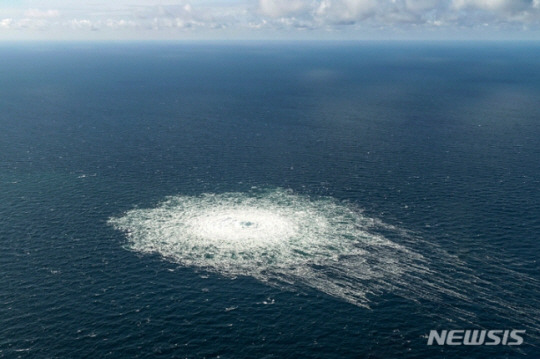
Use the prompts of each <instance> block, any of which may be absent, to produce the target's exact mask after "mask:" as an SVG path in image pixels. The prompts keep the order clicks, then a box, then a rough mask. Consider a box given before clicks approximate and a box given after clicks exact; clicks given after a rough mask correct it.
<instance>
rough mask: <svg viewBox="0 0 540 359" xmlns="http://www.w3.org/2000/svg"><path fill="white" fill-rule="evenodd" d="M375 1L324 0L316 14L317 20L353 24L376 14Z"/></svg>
mask: <svg viewBox="0 0 540 359" xmlns="http://www.w3.org/2000/svg"><path fill="white" fill-rule="evenodd" d="M376 9H377V2H376V1H375V0H322V1H320V3H319V4H318V7H317V10H316V11H315V14H316V15H317V19H318V20H319V21H322V22H327V23H331V24H352V23H355V22H357V21H361V20H363V19H366V18H368V17H370V16H372V15H374V14H375V12H376Z"/></svg>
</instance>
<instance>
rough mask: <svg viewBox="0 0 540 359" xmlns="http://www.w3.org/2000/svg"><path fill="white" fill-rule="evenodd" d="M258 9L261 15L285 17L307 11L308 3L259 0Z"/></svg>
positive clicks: (291, 0) (288, 0)
mask: <svg viewBox="0 0 540 359" xmlns="http://www.w3.org/2000/svg"><path fill="white" fill-rule="evenodd" d="M259 8H260V11H261V13H262V14H263V15H266V16H270V17H286V16H291V15H295V14H299V13H301V12H304V11H306V10H308V8H309V2H308V1H305V0H259Z"/></svg>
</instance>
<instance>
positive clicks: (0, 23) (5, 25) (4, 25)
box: [0, 18, 13, 29]
mask: <svg viewBox="0 0 540 359" xmlns="http://www.w3.org/2000/svg"><path fill="white" fill-rule="evenodd" d="M12 22H13V19H9V18H8V19H2V20H0V29H9V28H10V26H11V23H12Z"/></svg>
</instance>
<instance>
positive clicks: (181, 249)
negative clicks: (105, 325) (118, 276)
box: [109, 189, 426, 306]
mask: <svg viewBox="0 0 540 359" xmlns="http://www.w3.org/2000/svg"><path fill="white" fill-rule="evenodd" d="M109 223H110V224H112V225H114V227H115V228H117V229H119V230H122V231H124V232H125V233H126V235H127V238H128V246H129V248H130V249H132V250H135V251H138V252H143V253H158V254H160V255H162V256H163V257H165V258H167V259H169V260H172V261H174V262H177V263H180V264H182V265H185V266H191V267H198V268H203V269H204V270H207V271H211V272H216V273H220V274H222V275H224V276H238V275H246V276H251V277H254V278H256V279H258V280H260V281H262V282H266V283H272V284H288V285H292V286H295V287H297V286H308V287H311V288H315V289H317V290H320V291H322V292H324V293H327V294H329V295H332V296H335V297H338V298H341V299H344V300H346V301H349V302H351V303H354V304H357V305H363V306H367V305H368V295H369V294H379V293H382V292H385V291H393V290H399V289H403V288H405V287H407V286H410V285H411V284H410V283H409V282H410V281H409V279H405V278H406V277H410V276H411V275H412V276H413V277H414V276H415V273H416V274H418V272H425V271H426V268H425V266H424V265H423V264H422V263H423V261H424V259H423V257H422V256H421V255H420V254H418V253H415V252H413V251H411V250H409V249H407V248H405V247H403V246H401V245H399V244H396V243H394V242H392V241H390V240H388V239H387V238H385V237H383V236H382V235H380V234H376V233H375V231H374V228H375V226H376V223H377V221H375V220H373V219H370V218H366V217H364V216H363V215H362V213H361V212H360V211H359V210H357V209H356V208H354V207H352V206H350V205H347V204H343V203H340V202H338V201H336V200H334V199H332V198H328V197H322V198H316V199H312V198H310V197H308V196H303V195H298V194H294V193H293V192H291V191H287V190H282V189H278V190H271V191H263V192H249V193H223V194H203V195H200V196H194V197H192V196H175V197H169V198H168V199H167V200H166V201H164V202H162V203H161V204H160V205H158V206H157V207H156V208H149V209H134V210H131V211H128V212H127V213H125V214H124V215H123V216H121V217H118V218H111V219H110V221H109Z"/></svg>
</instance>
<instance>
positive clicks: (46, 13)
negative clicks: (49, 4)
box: [24, 9, 60, 18]
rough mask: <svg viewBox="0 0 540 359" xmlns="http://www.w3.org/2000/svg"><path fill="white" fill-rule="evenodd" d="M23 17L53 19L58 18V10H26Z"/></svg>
mask: <svg viewBox="0 0 540 359" xmlns="http://www.w3.org/2000/svg"><path fill="white" fill-rule="evenodd" d="M24 16H25V17H29V18H54V17H58V16H60V12H59V11H58V10H39V9H28V10H26V11H25V12H24Z"/></svg>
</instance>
